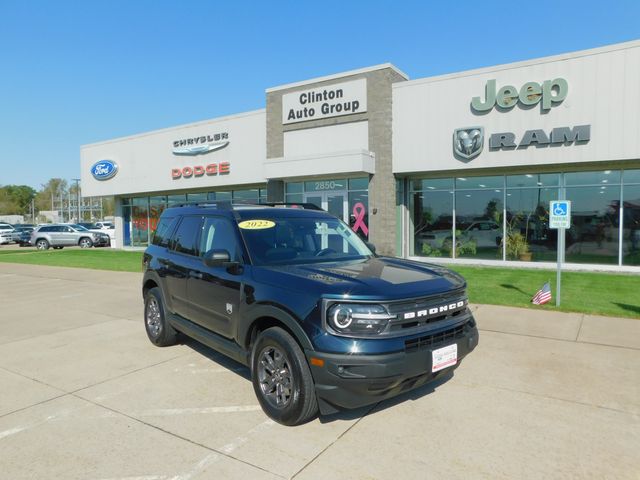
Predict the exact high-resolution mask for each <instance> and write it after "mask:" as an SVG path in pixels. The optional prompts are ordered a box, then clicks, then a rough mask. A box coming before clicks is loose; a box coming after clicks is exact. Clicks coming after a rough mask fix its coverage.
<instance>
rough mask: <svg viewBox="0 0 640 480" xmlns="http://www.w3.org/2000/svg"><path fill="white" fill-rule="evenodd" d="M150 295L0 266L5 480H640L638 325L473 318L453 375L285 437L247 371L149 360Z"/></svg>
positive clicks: (92, 277)
mask: <svg viewBox="0 0 640 480" xmlns="http://www.w3.org/2000/svg"><path fill="white" fill-rule="evenodd" d="M139 290H140V275H138V274H131V273H115V272H98V271H90V270H77V269H64V268H55V267H37V266H27V265H10V264H0V471H1V473H0V477H2V478H7V479H12V480H15V479H22V478H42V479H54V478H55V479H66V478H82V479H123V480H124V479H128V480H133V479H136V480H162V479H183V480H186V479H208V478H212V479H236V478H238V479H243V480H248V479H263V478H264V479H268V478H294V477H295V478H296V479H323V480H327V479H371V478H380V479H403V480H404V479H425V478H437V479H440V478H447V479H449V478H461V479H462V478H464V479H468V478H487V479H496V478H518V479H524V478H532V479H540V478H563V479H564V478H612V479H613V478H615V479H622V478H629V479H638V478H640V453H639V452H640V329H639V326H640V320H638V321H635V320H624V319H606V318H599V317H588V316H584V315H571V314H542V313H540V312H535V311H530V310H526V311H525V310H518V309H509V308H504V307H489V306H479V307H478V306H476V307H475V308H476V309H477V310H476V317H477V319H478V323H479V325H480V328H481V330H482V332H481V338H480V345H479V347H478V348H477V349H476V350H475V351H474V352H473V353H472V354H471V355H470V356H469V357H467V359H466V360H465V361H464V362H463V364H462V366H461V367H460V368H459V369H458V370H457V371H456V373H455V376H453V377H451V378H449V379H446V380H445V381H443V382H442V383H440V384H439V385H436V386H435V387H433V388H423V389H420V390H417V391H414V392H410V393H408V394H405V395H403V396H401V397H398V398H396V399H393V400H391V401H385V402H382V403H380V404H378V405H375V406H373V407H372V408H367V409H362V410H358V411H354V412H348V413H344V414H339V415H336V416H332V417H328V418H321V419H316V420H314V421H312V422H311V423H309V424H306V425H303V426H301V427H296V428H288V427H282V426H280V425H278V424H275V423H274V422H272V421H270V420H269V419H268V418H267V417H266V416H265V415H264V414H263V413H262V411H261V410H260V408H259V406H258V403H257V400H256V398H255V396H254V393H253V389H252V387H251V383H250V381H249V380H248V378H249V372H248V370H247V369H246V368H244V367H242V366H241V365H239V364H237V363H235V362H233V361H230V360H227V359H225V358H224V357H222V356H220V355H218V354H216V353H215V352H213V351H212V350H210V349H208V348H205V347H202V346H200V345H198V344H197V343H195V342H187V343H186V344H183V345H178V346H175V347H169V348H157V347H154V346H152V345H151V344H150V343H149V342H148V340H147V338H146V335H145V333H144V329H143V326H142V320H141V319H142V302H141V299H140V296H139Z"/></svg>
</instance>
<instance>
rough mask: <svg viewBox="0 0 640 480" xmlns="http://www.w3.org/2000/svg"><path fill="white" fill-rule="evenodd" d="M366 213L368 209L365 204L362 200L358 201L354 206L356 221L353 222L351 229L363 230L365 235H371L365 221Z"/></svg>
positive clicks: (355, 230)
mask: <svg viewBox="0 0 640 480" xmlns="http://www.w3.org/2000/svg"><path fill="white" fill-rule="evenodd" d="M365 213H366V209H365V208H364V204H363V203H362V202H358V203H356V204H355V205H354V206H353V216H354V217H356V222H355V223H354V224H353V227H351V229H352V230H353V231H354V232H357V231H358V229H360V230H362V233H364V234H365V235H367V236H368V235H369V228H368V227H367V226H366V225H365V223H364V214H365Z"/></svg>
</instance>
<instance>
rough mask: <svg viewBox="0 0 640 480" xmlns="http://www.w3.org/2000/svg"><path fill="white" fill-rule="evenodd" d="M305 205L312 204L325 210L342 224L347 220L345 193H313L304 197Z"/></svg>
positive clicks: (347, 205) (347, 207)
mask: <svg viewBox="0 0 640 480" xmlns="http://www.w3.org/2000/svg"><path fill="white" fill-rule="evenodd" d="M304 201H305V203H313V204H314V205H317V206H318V207H320V208H322V209H323V210H326V211H327V212H329V213H330V214H331V215H335V216H336V217H338V218H339V219H340V220H342V221H343V222H346V223H348V220H349V216H348V215H349V214H348V209H349V204H348V202H347V192H335V191H334V192H313V193H308V194H306V195H305V197H304Z"/></svg>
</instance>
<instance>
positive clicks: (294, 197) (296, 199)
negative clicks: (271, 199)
mask: <svg viewBox="0 0 640 480" xmlns="http://www.w3.org/2000/svg"><path fill="white" fill-rule="evenodd" d="M285 201H286V202H288V203H302V202H304V195H302V194H301V193H287V195H286V196H285Z"/></svg>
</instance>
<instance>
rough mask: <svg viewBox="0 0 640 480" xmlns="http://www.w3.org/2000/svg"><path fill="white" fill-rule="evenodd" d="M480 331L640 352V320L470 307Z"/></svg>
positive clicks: (506, 308) (523, 309)
mask: <svg viewBox="0 0 640 480" xmlns="http://www.w3.org/2000/svg"><path fill="white" fill-rule="evenodd" d="M471 308H472V309H473V311H474V315H475V317H476V319H477V320H478V325H479V326H480V329H481V330H487V331H491V332H501V333H512V334H515V335H526V336H530V337H541V338H553V339H556V340H565V341H569V342H579V343H593V344H596V345H609V346H612V347H624V348H633V349H636V350H638V349H640V318H639V319H633V318H617V317H603V316H599V315H587V314H583V313H564V312H549V311H546V310H539V309H536V308H516V307H502V306H498V305H472V306H471Z"/></svg>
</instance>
